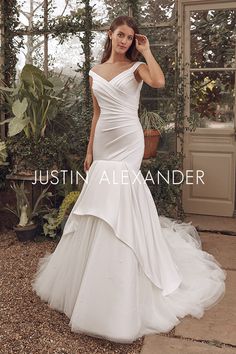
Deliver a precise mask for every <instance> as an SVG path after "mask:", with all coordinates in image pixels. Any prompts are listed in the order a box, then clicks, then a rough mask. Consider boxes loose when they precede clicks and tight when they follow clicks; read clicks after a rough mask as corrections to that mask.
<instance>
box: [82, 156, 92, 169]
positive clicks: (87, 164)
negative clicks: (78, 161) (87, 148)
mask: <svg viewBox="0 0 236 354" xmlns="http://www.w3.org/2000/svg"><path fill="white" fill-rule="evenodd" d="M92 161H93V154H91V153H87V155H86V157H85V160H84V172H86V171H87V170H88V169H89V167H90V165H91V163H92Z"/></svg>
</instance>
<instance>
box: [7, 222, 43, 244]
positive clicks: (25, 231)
mask: <svg viewBox="0 0 236 354" xmlns="http://www.w3.org/2000/svg"><path fill="white" fill-rule="evenodd" d="M37 228H38V224H28V225H25V226H14V227H13V229H14V231H15V233H16V236H17V238H18V240H19V241H21V242H25V241H32V240H34V238H35V236H36V232H37Z"/></svg>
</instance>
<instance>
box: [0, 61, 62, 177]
mask: <svg viewBox="0 0 236 354" xmlns="http://www.w3.org/2000/svg"><path fill="white" fill-rule="evenodd" d="M65 89H66V85H64V84H63V82H62V81H61V79H60V78H59V77H58V76H54V77H50V78H47V77H46V76H45V74H44V73H43V71H41V70H40V69H39V68H37V67H35V66H34V65H31V64H26V65H25V66H24V67H23V69H22V71H21V73H20V75H19V79H18V81H17V84H15V85H14V87H6V86H1V87H0V92H1V93H2V94H3V96H4V98H5V103H4V104H3V108H4V110H5V112H6V114H7V115H8V116H10V118H8V119H6V120H4V121H3V122H0V125H2V124H6V123H7V124H8V140H9V142H8V149H9V151H10V148H11V145H12V146H13V147H12V148H13V149H14V146H15V145H20V146H21V143H22V140H24V144H23V145H24V146H25V147H26V149H27V156H25V154H24V156H23V158H25V159H27V157H30V151H29V149H30V148H34V147H36V150H37V151H38V154H39V153H41V158H40V159H38V158H37V159H34V160H35V161H39V160H40V161H43V160H44V159H47V156H48V153H47V151H46V153H44V150H45V149H47V148H48V145H49V142H48V140H49V141H50V140H52V139H51V138H52V135H55V134H54V132H52V134H51V135H50V136H46V135H48V129H49V127H50V125H51V124H52V122H53V120H56V117H57V114H58V111H59V107H60V104H61V103H62V102H63V101H64V91H65ZM46 133H47V134H46ZM13 138H15V139H13ZM23 138H24V139H23ZM15 140H16V141H17V143H15ZM59 145H60V146H62V145H63V144H60V143H59ZM24 146H23V147H22V149H24ZM16 150H17V151H14V154H12V165H13V172H15V171H16V172H17V173H18V174H20V173H19V170H18V166H19V161H20V164H21V165H22V166H24V165H26V166H27V163H26V164H24V162H23V161H22V152H19V153H18V148H17V149H16ZM31 155H34V153H33V152H32V154H31ZM55 168H57V166H55V160H54V161H52V166H48V168H47V169H55ZM22 174H26V175H28V174H30V173H28V169H27V168H26V173H24V170H23V173H22ZM31 174H33V173H31Z"/></svg>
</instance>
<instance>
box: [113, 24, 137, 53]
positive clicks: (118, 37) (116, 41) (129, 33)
mask: <svg viewBox="0 0 236 354" xmlns="http://www.w3.org/2000/svg"><path fill="white" fill-rule="evenodd" d="M109 37H110V38H111V40H112V48H113V49H114V50H115V51H116V52H118V53H120V54H121V53H125V52H127V50H128V49H129V48H130V46H131V44H132V42H133V40H134V30H133V29H132V28H131V27H129V26H127V25H121V26H118V27H117V28H116V30H115V31H114V32H112V31H111V30H109Z"/></svg>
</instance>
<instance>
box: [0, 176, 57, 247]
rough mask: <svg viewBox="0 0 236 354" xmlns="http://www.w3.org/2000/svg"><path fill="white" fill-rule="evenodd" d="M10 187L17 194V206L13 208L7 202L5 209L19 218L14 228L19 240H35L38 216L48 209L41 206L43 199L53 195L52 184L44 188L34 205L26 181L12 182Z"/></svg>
mask: <svg viewBox="0 0 236 354" xmlns="http://www.w3.org/2000/svg"><path fill="white" fill-rule="evenodd" d="M10 187H11V188H12V189H13V190H14V192H15V194H16V206H15V208H12V207H10V206H9V204H6V206H5V207H4V208H3V209H5V210H8V211H10V212H11V213H13V214H14V215H16V217H17V218H18V220H19V222H18V224H17V225H16V226H14V228H13V229H14V231H15V232H16V236H17V238H18V240H19V241H27V240H33V239H34V237H35V235H36V232H37V228H38V222H37V220H36V218H37V216H39V214H40V213H45V212H46V211H48V209H46V208H43V207H42V206H41V201H42V200H43V199H44V198H49V197H51V196H52V193H51V192H48V188H49V187H50V185H49V186H48V187H46V188H45V189H43V191H42V192H41V193H40V195H39V196H38V198H37V200H36V202H35V203H34V205H33V206H32V207H31V205H30V202H29V199H28V197H27V195H26V194H27V191H26V190H25V188H24V181H23V182H21V183H20V184H17V183H15V182H12V183H11V185H10Z"/></svg>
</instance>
